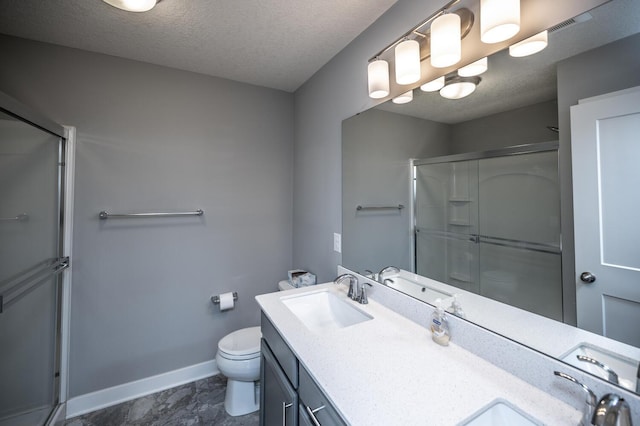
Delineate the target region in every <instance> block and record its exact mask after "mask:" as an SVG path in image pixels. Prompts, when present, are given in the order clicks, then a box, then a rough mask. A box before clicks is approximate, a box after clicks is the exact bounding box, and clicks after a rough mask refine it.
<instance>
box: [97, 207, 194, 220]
mask: <svg viewBox="0 0 640 426" xmlns="http://www.w3.org/2000/svg"><path fill="white" fill-rule="evenodd" d="M203 214H204V210H201V209H198V210H196V211H193V212H163V213H109V212H106V211H104V210H103V211H101V212H100V213H99V214H98V217H99V218H100V219H102V220H105V219H112V218H113V219H119V218H143V217H172V216H202V215H203Z"/></svg>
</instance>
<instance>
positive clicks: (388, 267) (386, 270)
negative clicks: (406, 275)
mask: <svg viewBox="0 0 640 426" xmlns="http://www.w3.org/2000/svg"><path fill="white" fill-rule="evenodd" d="M387 272H395V273H396V274H399V273H400V269H398V268H396V267H395V266H386V267H384V268H382V269H381V270H380V272H378V282H381V283H384V279H383V278H382V276H383V275H384V274H386V273H387Z"/></svg>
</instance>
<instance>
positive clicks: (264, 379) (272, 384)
mask: <svg viewBox="0 0 640 426" xmlns="http://www.w3.org/2000/svg"><path fill="white" fill-rule="evenodd" d="M260 350H261V351H262V353H261V357H262V362H261V364H260V381H261V393H260V407H261V410H260V424H261V425H266V426H270V425H283V426H296V425H297V424H298V422H297V421H298V393H297V392H296V390H295V389H294V388H293V386H291V383H289V380H287V377H286V375H285V374H284V372H283V371H282V369H281V368H280V365H278V361H276V358H275V356H274V355H273V353H272V352H271V350H270V349H269V346H268V345H267V344H266V343H265V341H264V340H262V345H261V348H260Z"/></svg>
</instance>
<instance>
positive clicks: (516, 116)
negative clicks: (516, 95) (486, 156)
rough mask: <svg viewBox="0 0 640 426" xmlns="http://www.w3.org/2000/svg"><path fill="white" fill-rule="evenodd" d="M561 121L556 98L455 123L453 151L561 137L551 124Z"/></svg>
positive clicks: (490, 147) (477, 149) (494, 147)
mask: <svg viewBox="0 0 640 426" xmlns="http://www.w3.org/2000/svg"><path fill="white" fill-rule="evenodd" d="M557 125H558V103H557V101H556V100H555V99H553V100H550V101H546V102H541V103H537V104H533V105H529V106H526V107H522V108H517V109H514V110H509V111H505V112H501V113H498V114H493V115H489V116H487V117H482V118H478V119H476V120H469V121H465V122H462V123H457V124H454V125H452V126H451V153H452V154H459V153H463V152H477V151H487V150H490V149H499V148H503V147H507V146H513V145H523V144H530V143H538V142H548V141H555V140H558V134H557V133H554V132H552V131H551V130H549V129H547V126H557Z"/></svg>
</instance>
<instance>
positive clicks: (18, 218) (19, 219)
mask: <svg viewBox="0 0 640 426" xmlns="http://www.w3.org/2000/svg"><path fill="white" fill-rule="evenodd" d="M28 219H29V215H28V214H26V213H20V214H19V215H17V216H14V217H0V222H8V221H12V220H13V221H17V222H22V221H25V220H28Z"/></svg>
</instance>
